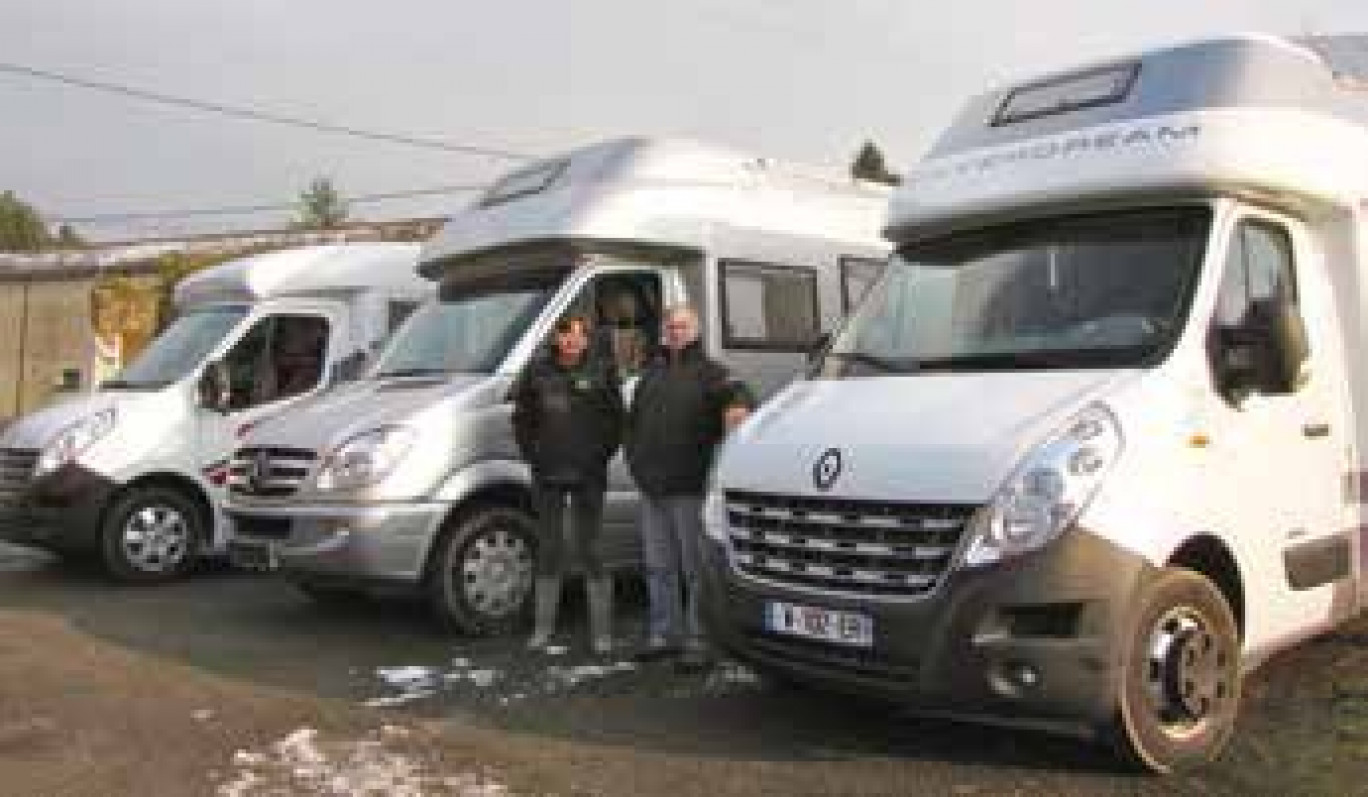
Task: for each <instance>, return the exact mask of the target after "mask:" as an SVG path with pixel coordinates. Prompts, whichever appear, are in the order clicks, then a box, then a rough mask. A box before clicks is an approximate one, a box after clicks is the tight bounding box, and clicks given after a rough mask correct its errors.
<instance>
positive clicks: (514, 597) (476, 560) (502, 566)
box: [456, 529, 532, 618]
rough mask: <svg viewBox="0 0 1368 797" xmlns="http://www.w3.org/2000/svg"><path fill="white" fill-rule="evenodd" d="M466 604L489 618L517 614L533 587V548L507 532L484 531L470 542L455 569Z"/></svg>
mask: <svg viewBox="0 0 1368 797" xmlns="http://www.w3.org/2000/svg"><path fill="white" fill-rule="evenodd" d="M457 571H458V572H457V573H456V575H457V576H458V579H459V581H458V585H459V586H460V587H461V589H462V590H463V592H464V594H465V598H466V602H467V603H469V604H470V606H471V607H472V608H474V609H475V610H476V611H478V612H480V613H481V614H483V615H485V616H487V617H491V618H501V617H506V616H508V615H509V614H512V613H513V612H516V611H517V610H518V608H519V607H520V606H521V605H522V603H523V600H524V599H525V598H526V597H527V594H528V592H529V591H530V590H531V588H532V548H531V546H529V545H528V544H527V541H526V540H525V539H524V538H523V536H522V535H521V534H518V533H517V532H514V531H511V530H509V529H495V530H492V531H489V532H486V533H484V534H482V535H480V536H479V537H477V538H475V539H474V540H472V541H471V542H470V544H469V545H468V546H466V549H465V557H464V558H463V559H462V561H461V562H460V563H459V564H458V566H457Z"/></svg>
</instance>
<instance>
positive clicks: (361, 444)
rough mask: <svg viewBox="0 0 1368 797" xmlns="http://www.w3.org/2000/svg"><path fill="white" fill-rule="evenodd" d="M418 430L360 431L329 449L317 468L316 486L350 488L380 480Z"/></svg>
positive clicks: (406, 428) (402, 454)
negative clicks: (331, 449)
mask: <svg viewBox="0 0 1368 797" xmlns="http://www.w3.org/2000/svg"><path fill="white" fill-rule="evenodd" d="M417 439H418V434H417V432H416V431H414V430H413V429H410V428H408V427H406V426H382V427H380V428H379V429H371V430H370V431H368V432H362V433H361V434H358V435H356V436H354V437H352V438H350V439H348V440H347V441H346V442H344V443H343V444H342V445H340V446H338V447H337V448H335V449H333V451H332V453H330V454H328V456H327V457H326V458H325V459H324V460H323V467H322V469H321V470H319V472H318V481H317V487H318V489H319V490H354V489H357V488H359V487H367V486H369V485H372V484H375V483H377V482H380V481H382V480H384V479H385V478H386V477H387V476H389V475H390V473H391V472H393V471H394V469H395V468H396V467H397V466H398V465H399V463H400V461H401V460H403V458H404V456H405V455H406V454H408V452H409V449H411V448H413V443H414V441H415V440H417Z"/></svg>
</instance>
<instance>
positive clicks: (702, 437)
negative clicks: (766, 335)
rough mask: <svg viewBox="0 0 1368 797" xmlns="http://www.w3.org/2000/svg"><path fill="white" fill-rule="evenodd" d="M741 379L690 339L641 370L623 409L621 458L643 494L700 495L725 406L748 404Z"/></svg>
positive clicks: (723, 431) (722, 429)
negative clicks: (629, 401) (629, 403)
mask: <svg viewBox="0 0 1368 797" xmlns="http://www.w3.org/2000/svg"><path fill="white" fill-rule="evenodd" d="M753 404H754V399H753V398H752V396H751V393H750V391H749V390H748V389H747V388H746V386H745V384H744V383H742V382H741V381H739V380H737V379H736V378H735V377H733V376H732V374H731V372H730V371H728V370H727V368H726V367H725V366H723V365H721V364H720V363H716V362H713V361H712V360H710V359H708V357H707V356H706V355H705V354H704V353H703V350H702V348H701V347H700V346H699V345H698V344H697V343H695V344H693V345H692V346H689V347H688V348H686V349H684V350H683V351H681V352H680V353H678V354H673V353H671V352H669V351H661V352H659V353H657V354H656V356H655V357H654V358H653V359H652V360H651V361H650V362H649V363H648V364H647V365H646V367H645V369H643V370H642V373H641V381H640V382H639V383H638V384H637V387H636V393H635V395H634V396H633V398H632V407H631V410H630V411H629V412H628V414H627V442H626V449H627V461H628V464H629V465H630V466H631V468H632V478H634V479H636V483H637V487H638V488H640V489H641V491H642V492H643V493H645V494H646V495H649V496H674V495H702V494H703V488H704V483H705V482H706V481H707V477H708V469H709V468H711V467H712V461H713V455H714V454H715V453H716V451H717V446H718V444H719V443H720V442H722V438H723V437H724V436H725V435H726V428H725V425H724V423H723V413H724V412H725V411H726V409H727V408H728V407H732V406H736V405H740V406H744V407H750V406H752V405H753Z"/></svg>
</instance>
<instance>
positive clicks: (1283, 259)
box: [1214, 221, 1297, 329]
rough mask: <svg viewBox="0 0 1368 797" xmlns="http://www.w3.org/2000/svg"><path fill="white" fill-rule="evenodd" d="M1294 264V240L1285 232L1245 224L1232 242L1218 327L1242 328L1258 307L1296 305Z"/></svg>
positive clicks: (1218, 306)
mask: <svg viewBox="0 0 1368 797" xmlns="http://www.w3.org/2000/svg"><path fill="white" fill-rule="evenodd" d="M1292 260H1293V257H1292V240H1291V238H1289V237H1288V235H1287V231H1286V230H1284V229H1283V228H1281V227H1279V226H1277V225H1275V224H1271V223H1268V222H1262V221H1246V222H1242V223H1241V224H1240V226H1239V228H1238V229H1237V230H1236V231H1235V234H1234V235H1233V236H1231V239H1230V251H1229V253H1228V254H1227V256H1226V263H1225V274H1224V275H1223V276H1222V278H1221V291H1220V294H1219V295H1218V297H1217V300H1216V313H1215V317H1214V320H1215V324H1216V326H1217V327H1218V328H1221V329H1235V328H1238V327H1241V326H1243V325H1244V324H1245V323H1246V321H1247V320H1248V318H1249V314H1250V311H1251V308H1253V307H1255V306H1256V304H1257V303H1261V302H1268V301H1271V300H1284V301H1291V302H1293V303H1295V302H1296V301H1297V282H1296V275H1295V273H1294V271H1293V263H1292Z"/></svg>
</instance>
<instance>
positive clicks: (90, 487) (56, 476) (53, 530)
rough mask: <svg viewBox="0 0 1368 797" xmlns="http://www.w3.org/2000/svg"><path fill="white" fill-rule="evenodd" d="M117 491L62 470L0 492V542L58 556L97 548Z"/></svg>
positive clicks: (74, 470)
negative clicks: (25, 546)
mask: <svg viewBox="0 0 1368 797" xmlns="http://www.w3.org/2000/svg"><path fill="white" fill-rule="evenodd" d="M118 488H119V485H118V484H116V483H115V482H114V481H112V480H111V479H109V478H108V477H106V476H104V475H102V474H99V473H96V472H94V471H91V470H88V469H86V468H83V467H81V466H79V465H66V466H63V467H61V468H58V469H57V470H55V471H53V472H52V473H48V474H44V475H42V476H38V477H35V478H32V479H29V480H28V481H26V482H24V483H22V484H7V485H6V489H5V490H4V491H3V492H0V540H5V541H7V542H13V543H19V544H22V545H32V546H37V547H40V548H47V549H49V550H54V551H59V552H81V551H90V550H95V549H96V548H98V547H99V541H100V522H101V520H102V519H103V517H104V511H105V508H106V507H107V506H108V505H109V501H110V499H111V498H112V497H113V495H114V493H115V492H116V491H117V490H118Z"/></svg>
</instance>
